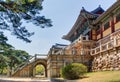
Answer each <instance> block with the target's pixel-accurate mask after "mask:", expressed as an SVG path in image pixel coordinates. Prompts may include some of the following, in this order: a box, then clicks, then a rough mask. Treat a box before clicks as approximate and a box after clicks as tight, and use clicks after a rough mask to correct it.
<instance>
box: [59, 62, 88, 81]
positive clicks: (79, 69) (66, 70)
mask: <svg viewBox="0 0 120 82" xmlns="http://www.w3.org/2000/svg"><path fill="white" fill-rule="evenodd" d="M86 72H87V67H86V66H85V65H83V64H79V63H72V64H69V65H67V66H65V67H63V68H62V70H61V75H62V77H63V78H65V79H78V78H80V77H81V76H83V75H84V74H85V73H86Z"/></svg>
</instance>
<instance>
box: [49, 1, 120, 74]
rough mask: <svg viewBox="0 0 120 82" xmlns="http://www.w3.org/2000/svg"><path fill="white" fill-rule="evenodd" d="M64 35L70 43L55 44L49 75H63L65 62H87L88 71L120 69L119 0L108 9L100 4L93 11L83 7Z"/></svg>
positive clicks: (50, 52)
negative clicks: (61, 73)
mask: <svg viewBox="0 0 120 82" xmlns="http://www.w3.org/2000/svg"><path fill="white" fill-rule="evenodd" d="M62 38H63V39H65V40H68V41H70V42H71V43H70V44H69V45H59V47H58V44H57V45H56V46H57V47H56V46H55V45H54V46H52V48H51V49H50V51H49V53H48V62H47V64H48V67H47V68H48V73H49V74H48V76H60V69H61V68H62V67H63V66H65V65H67V64H70V63H76V62H77V63H83V64H85V65H86V66H87V67H88V71H103V70H120V0H117V1H116V2H115V3H114V4H113V5H112V6H111V7H109V8H108V9H107V10H106V11H104V9H103V8H102V7H101V6H99V7H98V8H96V9H95V10H93V11H87V10H85V8H82V9H81V11H80V14H79V16H78V18H77V20H76V22H75V24H74V25H73V27H72V29H71V30H70V31H69V32H68V33H67V34H66V35H64V36H63V37H62ZM61 46H62V47H61ZM53 70H54V71H53Z"/></svg>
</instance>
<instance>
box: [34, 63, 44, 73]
mask: <svg viewBox="0 0 120 82" xmlns="http://www.w3.org/2000/svg"><path fill="white" fill-rule="evenodd" d="M44 71H45V68H44V66H42V65H37V66H36V74H38V75H39V74H41V75H42V74H44Z"/></svg>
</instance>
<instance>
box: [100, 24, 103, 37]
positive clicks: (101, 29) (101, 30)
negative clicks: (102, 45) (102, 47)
mask: <svg viewBox="0 0 120 82" xmlns="http://www.w3.org/2000/svg"><path fill="white" fill-rule="evenodd" d="M100 35H101V38H103V27H102V23H100Z"/></svg>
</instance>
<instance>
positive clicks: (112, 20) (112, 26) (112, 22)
mask: <svg viewBox="0 0 120 82" xmlns="http://www.w3.org/2000/svg"><path fill="white" fill-rule="evenodd" d="M114 31H115V23H114V16H113V14H111V32H112V33H113V32H114Z"/></svg>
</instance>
